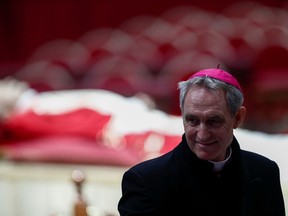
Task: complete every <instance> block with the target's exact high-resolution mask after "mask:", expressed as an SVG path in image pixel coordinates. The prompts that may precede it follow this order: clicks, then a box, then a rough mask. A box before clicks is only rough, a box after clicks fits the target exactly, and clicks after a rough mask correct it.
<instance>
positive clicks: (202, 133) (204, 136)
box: [197, 123, 211, 140]
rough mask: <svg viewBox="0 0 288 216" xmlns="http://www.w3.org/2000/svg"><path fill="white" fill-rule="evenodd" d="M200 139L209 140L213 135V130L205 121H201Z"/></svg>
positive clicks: (199, 128) (198, 132)
mask: <svg viewBox="0 0 288 216" xmlns="http://www.w3.org/2000/svg"><path fill="white" fill-rule="evenodd" d="M197 136H198V140H207V139H208V138H209V137H210V136H211V132H210V130H209V128H208V127H207V125H206V124H205V123H201V124H200V125H199V127H198V131H197Z"/></svg>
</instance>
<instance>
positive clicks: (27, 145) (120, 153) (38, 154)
mask: <svg viewBox="0 0 288 216" xmlns="http://www.w3.org/2000/svg"><path fill="white" fill-rule="evenodd" d="M1 148H2V151H3V153H4V156H5V158H7V159H8V160H13V161H28V162H48V163H80V164H97V165H114V166H131V165H133V164H136V163H137V162H139V161H140V160H141V158H140V157H138V156H137V155H135V154H133V152H131V151H129V149H125V150H119V149H115V148H111V147H108V146H105V145H103V144H102V143H99V142H97V141H95V140H93V139H89V138H88V139H87V138H84V137H77V136H70V135H69V136H43V137H38V138H34V139H30V140H26V141H14V142H10V143H6V144H3V145H1Z"/></svg>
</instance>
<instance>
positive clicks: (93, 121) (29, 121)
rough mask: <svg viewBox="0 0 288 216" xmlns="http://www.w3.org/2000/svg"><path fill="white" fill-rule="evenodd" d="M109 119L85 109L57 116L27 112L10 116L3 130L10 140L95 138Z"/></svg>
mask: <svg viewBox="0 0 288 216" xmlns="http://www.w3.org/2000/svg"><path fill="white" fill-rule="evenodd" d="M110 118H111V116H110V115H104V114H101V113H99V112H97V111H95V110H91V109H87V108H81V109H77V110H73V111H70V112H65V113H62V114H57V115H52V114H43V115H39V114H37V113H35V112H33V111H28V112H26V113H23V114H21V115H14V116H12V117H11V118H10V119H9V120H8V121H7V122H5V124H4V125H3V129H4V131H5V133H6V134H8V136H9V137H10V138H12V139H28V138H34V137H39V136H45V135H57V134H58V135H59V134H61V135H78V136H84V137H91V138H95V137H96V136H97V135H99V134H100V133H101V132H102V130H103V129H104V127H105V126H106V125H107V123H108V122H109V120H110Z"/></svg>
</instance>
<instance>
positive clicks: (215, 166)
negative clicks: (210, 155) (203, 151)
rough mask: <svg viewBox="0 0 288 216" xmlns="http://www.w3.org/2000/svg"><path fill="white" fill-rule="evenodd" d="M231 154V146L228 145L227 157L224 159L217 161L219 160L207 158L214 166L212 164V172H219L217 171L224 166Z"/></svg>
mask: <svg viewBox="0 0 288 216" xmlns="http://www.w3.org/2000/svg"><path fill="white" fill-rule="evenodd" d="M231 155H232V149H231V147H230V148H229V153H228V157H227V158H226V159H225V160H223V161H219V162H216V161H210V160H209V162H210V163H212V164H213V165H214V166H213V171H214V172H219V171H221V170H222V169H223V168H224V166H225V165H226V164H227V162H228V161H229V160H230V158H231Z"/></svg>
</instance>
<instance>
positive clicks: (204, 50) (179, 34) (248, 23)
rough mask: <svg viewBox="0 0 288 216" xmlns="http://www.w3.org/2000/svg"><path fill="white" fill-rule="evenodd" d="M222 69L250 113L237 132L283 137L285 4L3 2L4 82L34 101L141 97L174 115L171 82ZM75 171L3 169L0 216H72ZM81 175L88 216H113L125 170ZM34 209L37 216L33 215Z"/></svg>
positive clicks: (287, 99)
mask: <svg viewBox="0 0 288 216" xmlns="http://www.w3.org/2000/svg"><path fill="white" fill-rule="evenodd" d="M218 65H219V66H220V68H222V69H224V70H227V71H229V72H230V73H232V74H233V75H234V76H235V77H237V78H238V79H239V81H240V82H241V85H242V87H243V90H244V94H245V99H246V100H245V105H246V107H247V109H248V112H247V117H246V120H245V122H244V124H243V126H242V127H243V129H245V130H249V131H254V132H256V133H258V132H260V133H265V134H269V135H272V136H274V135H281V136H282V135H287V134H288V3H287V1H284V0H273V1H272V0H270V1H269V0H262V1H261V0H258V1H256V0H255V1H234V0H219V1H210V0H209V1H208V0H201V1H198V0H177V1H175V0H165V1H152V0H145V1H132V0H122V1H119V0H105V1H104V0H85V1H79V0H57V1H53V0H50V1H48V0H1V1H0V78H1V79H4V78H7V77H14V78H16V79H17V80H21V81H25V82H27V83H28V84H29V86H30V87H31V88H32V89H34V90H36V91H37V92H51V91H58V90H60V91H61V90H83V89H103V90H109V91H111V92H115V93H117V94H120V95H122V96H124V97H133V96H135V95H137V94H139V93H144V94H145V95H147V96H149V98H150V99H152V101H153V103H154V104H155V108H156V109H159V110H161V111H163V112H164V113H167V114H169V115H173V116H179V115H180V111H179V106H178V104H179V103H178V92H177V82H178V81H180V80H183V79H186V78H188V76H190V75H191V74H192V73H194V72H196V71H198V70H201V69H204V68H211V67H217V66H218ZM0 94H3V92H2V93H0ZM287 144H288V143H287ZM96 165H97V164H96ZM31 166H32V167H31ZM81 166H82V165H81ZM43 167H45V169H44V170H46V171H47V172H44V173H43V172H42V171H43ZM74 168H75V165H67V164H65V165H63V164H62V165H61V167H60V166H58V165H57V164H56V165H55V164H53V165H51V164H48V165H47V164H41V165H40V166H39V164H29V165H27V164H26V163H24V164H20V165H19V164H14V163H12V164H11V163H10V162H7V161H4V162H3V163H2V164H1V169H0V171H1V173H2V176H3V177H2V180H1V184H0V190H1V193H0V201H1V202H0V203H5V206H6V207H5V208H4V207H2V205H1V209H3V210H2V211H3V214H2V213H1V212H0V213H1V215H3V216H17V215H20V211H21V212H22V213H21V215H22V216H23V215H24V216H26V215H27V216H28V215H29V216H33V215H37V216H39V215H45V216H46V215H47V216H48V215H49V216H51V215H73V213H72V212H73V211H72V210H71V209H70V207H71V205H72V204H71V203H72V200H75V199H76V197H75V194H76V191H75V187H74V185H73V184H74V183H73V182H72V180H71V178H70V172H72V170H73V169H74ZM85 169H86V170H87V173H88V176H90V180H89V179H88V181H87V188H89V189H87V188H86V189H85V190H86V194H88V193H89V195H88V196H90V197H89V199H90V200H94V202H95V203H97V204H98V206H102V208H103V209H104V210H107V211H106V212H105V213H104V211H100V210H99V209H97V208H96V207H95V206H94V208H92V210H91V209H90V215H101V214H102V215H104V214H106V215H108V214H111V215H117V212H116V210H115V206H116V202H117V199H118V197H119V195H120V191H119V181H120V177H121V174H122V172H123V170H124V169H125V168H122V167H120V168H119V167H116V168H115V167H113V166H112V167H108V168H107V169H106V168H105V169H104V168H103V167H100V168H99V167H97V166H96V167H95V166H88V167H86V166H85ZM23 170H24V171H23ZM41 170H42V171H41ZM107 170H108V171H107ZM30 171H31V172H30ZM103 172H104V173H105V174H103ZM27 173H30V175H27ZM96 174H97V175H96ZM99 176H101V177H100V179H99ZM105 176H106V177H105ZM11 181H12V182H13V184H12V183H11ZM31 182H33V184H30V183H31ZM20 183H21V184H20ZM48 183H49V184H48ZM47 184H48V185H49V186H47ZM44 185H45V186H44ZM95 185H96V187H95ZM103 188H104V189H103ZM19 190H20V191H21V192H20V191H19ZM39 190H40V191H41V193H39V195H38V196H36V197H37V198H36V199H33V200H37V201H38V203H37V202H36V201H29V200H28V199H26V196H27V194H30V193H34V191H38V192H39ZM3 191H4V193H2V192H3ZM88 191H89V192H88ZM107 191H108V192H107ZM54 192H55V193H54ZM3 194H5V195H3ZM35 194H36V192H35ZM41 194H42V195H41ZM43 194H45V195H44V196H43ZM66 194H70V195H71V196H70V195H69V198H67V197H66ZM100 194H101V197H100ZM107 194H108V195H110V196H104V195H107ZM98 195H99V196H98ZM56 197H57V198H56ZM111 197H112V198H111ZM74 198H75V199H74ZM51 200H53V201H51ZM61 202H63V203H61ZM21 203H23V204H21ZM43 203H46V204H43ZM47 203H48V204H47ZM62 204H63V205H62ZM36 206H38V210H39V209H41V211H40V210H39V211H37V210H35V214H33V213H32V210H33V209H34V208H37V207H36ZM39 206H40V207H39ZM64 206H65V207H64ZM69 206H70V207H69ZM111 206H113V207H112V208H111ZM71 208H72V207H71ZM17 209H19V210H17ZM103 209H102V210H103ZM108 210H109V211H110V212H109V211H108ZM0 211H1V210H0ZM23 212H24V213H23ZM39 212H41V213H40V214H39ZM25 213H26V214H25ZM77 216H80V215H77Z"/></svg>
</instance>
